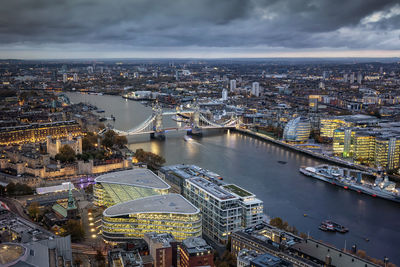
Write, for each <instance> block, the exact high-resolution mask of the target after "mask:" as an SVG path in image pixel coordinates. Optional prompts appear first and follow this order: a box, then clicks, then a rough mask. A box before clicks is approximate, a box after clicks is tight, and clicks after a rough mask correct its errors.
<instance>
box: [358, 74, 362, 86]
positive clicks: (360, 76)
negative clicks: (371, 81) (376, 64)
mask: <svg viewBox="0 0 400 267" xmlns="http://www.w3.org/2000/svg"><path fill="white" fill-rule="evenodd" d="M362 80H363V76H362V74H361V72H359V73H358V74H357V83H358V84H361V83H362Z"/></svg>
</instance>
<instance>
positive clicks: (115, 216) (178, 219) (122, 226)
mask: <svg viewBox="0 0 400 267" xmlns="http://www.w3.org/2000/svg"><path fill="white" fill-rule="evenodd" d="M153 232H156V233H171V234H172V235H173V236H174V237H175V239H176V240H178V241H182V240H184V239H186V238H188V237H200V236H201V234H202V217H201V213H200V210H199V209H198V208H196V207H195V206H194V205H193V204H191V203H190V202H189V201H188V200H186V199H185V198H184V197H183V196H181V195H179V194H167V195H158V196H149V197H144V198H140V199H135V200H131V201H128V202H124V203H120V204H117V205H114V206H112V207H109V208H107V209H106V210H105V211H104V212H103V219H102V235H103V238H104V240H106V241H109V242H116V243H118V242H126V241H129V240H132V239H137V238H143V237H144V235H145V234H146V233H153Z"/></svg>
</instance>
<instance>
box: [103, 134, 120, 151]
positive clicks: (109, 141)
mask: <svg viewBox="0 0 400 267" xmlns="http://www.w3.org/2000/svg"><path fill="white" fill-rule="evenodd" d="M116 135H117V134H116V133H115V132H114V131H113V130H108V131H107V132H106V133H105V134H104V137H103V140H101V145H103V146H105V147H108V148H111V147H112V146H113V145H114V141H115V140H114V139H115V136H116Z"/></svg>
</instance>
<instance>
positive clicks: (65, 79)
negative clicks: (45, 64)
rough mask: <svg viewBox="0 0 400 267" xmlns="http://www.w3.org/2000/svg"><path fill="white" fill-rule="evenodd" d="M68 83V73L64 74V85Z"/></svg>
mask: <svg viewBox="0 0 400 267" xmlns="http://www.w3.org/2000/svg"><path fill="white" fill-rule="evenodd" d="M67 81H68V75H67V74H66V73H64V74H63V83H66V82H67Z"/></svg>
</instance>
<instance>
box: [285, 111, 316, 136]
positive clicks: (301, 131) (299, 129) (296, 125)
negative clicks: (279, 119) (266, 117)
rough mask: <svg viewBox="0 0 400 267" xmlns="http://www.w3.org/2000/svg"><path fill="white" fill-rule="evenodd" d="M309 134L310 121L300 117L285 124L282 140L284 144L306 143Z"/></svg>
mask: <svg viewBox="0 0 400 267" xmlns="http://www.w3.org/2000/svg"><path fill="white" fill-rule="evenodd" d="M310 132H311V123H310V120H309V119H308V118H305V117H301V116H300V117H297V118H295V119H292V120H290V121H289V122H288V123H287V124H286V126H285V128H284V130H283V140H285V141H286V142H307V141H308V138H309V137H310Z"/></svg>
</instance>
